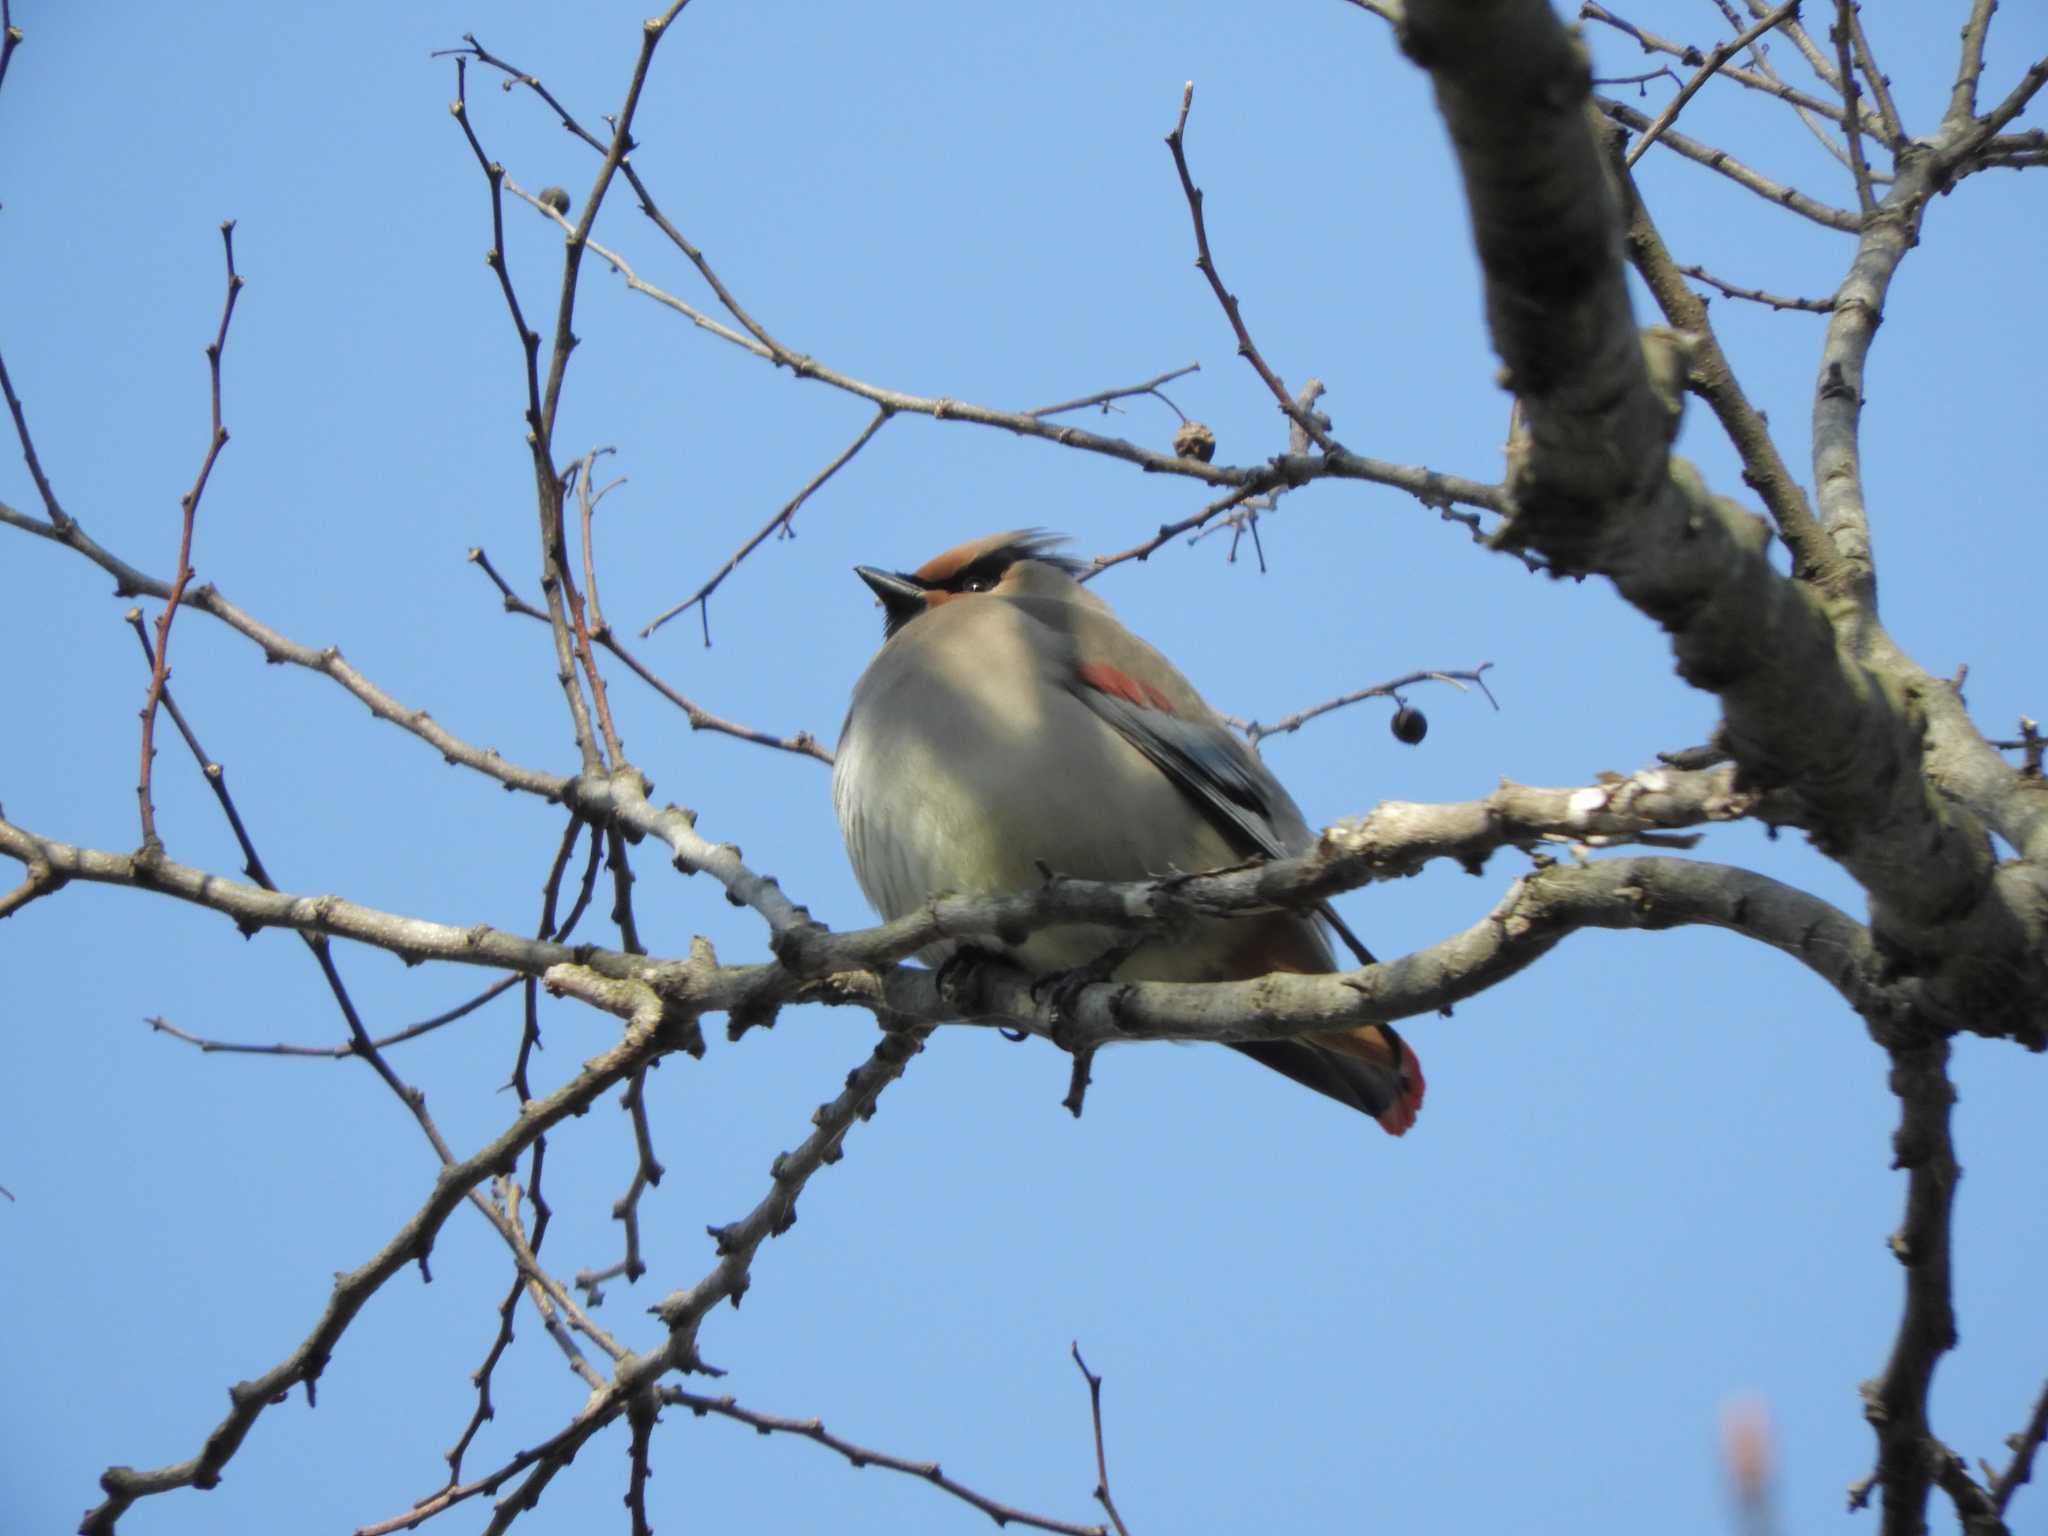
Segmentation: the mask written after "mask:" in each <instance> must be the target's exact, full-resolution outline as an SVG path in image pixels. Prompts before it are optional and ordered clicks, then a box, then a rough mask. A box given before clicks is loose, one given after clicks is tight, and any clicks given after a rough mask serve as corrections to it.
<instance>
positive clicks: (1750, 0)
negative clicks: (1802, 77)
mask: <svg viewBox="0 0 2048 1536" xmlns="http://www.w3.org/2000/svg"><path fill="white" fill-rule="evenodd" d="M1744 3H1745V4H1746V5H1748V7H1749V14H1750V15H1752V16H1761V15H1763V14H1764V0H1744ZM1785 36H1787V37H1788V38H1790V39H1791V40H1792V46H1793V47H1794V48H1797V49H1798V50H1799V52H1800V54H1801V56H1802V57H1804V58H1805V60H1806V64H1807V67H1808V68H1809V69H1811V70H1812V71H1813V72H1814V73H1815V74H1816V75H1818V76H1819V77H1820V79H1821V83H1822V84H1824V85H1826V86H1827V88H1828V89H1829V90H1831V91H1833V92H1835V93H1836V94H1837V95H1840V94H1841V90H1842V82H1841V81H1839V80H1837V79H1836V78H1835V72H1834V69H1833V68H1832V67H1831V66H1830V65H1829V63H1828V59H1827V55H1826V54H1824V53H1822V52H1821V50H1820V47H1819V45H1818V44H1816V43H1815V42H1814V40H1813V38H1812V37H1811V35H1809V34H1808V32H1807V30H1806V28H1805V27H1804V26H1802V25H1801V24H1800V22H1799V21H1798V19H1797V18H1796V17H1795V18H1794V19H1792V20H1791V21H1788V22H1786V23H1785Z"/></svg>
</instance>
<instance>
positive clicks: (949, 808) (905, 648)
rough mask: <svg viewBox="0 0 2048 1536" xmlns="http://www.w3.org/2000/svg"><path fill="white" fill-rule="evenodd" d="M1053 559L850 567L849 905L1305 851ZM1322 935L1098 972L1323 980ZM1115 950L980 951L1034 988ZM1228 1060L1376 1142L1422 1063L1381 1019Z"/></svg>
mask: <svg viewBox="0 0 2048 1536" xmlns="http://www.w3.org/2000/svg"><path fill="white" fill-rule="evenodd" d="M1065 542H1066V540H1065V539H1063V538H1062V537H1060V536H1059V535H1056V534H1052V533H1048V532H1046V531H1044V530H1042V529H1018V530H1013V531H1011V532H1007V533H995V534H989V535H987V536H986V537H983V538H979V539H974V540H970V541H969V542H967V543H964V544H961V545H959V546H957V547H956V548H953V549H949V550H947V551H946V552H945V553H944V554H942V555H938V556H936V557H934V558H933V559H931V560H928V561H926V562H925V563H924V564H923V565H921V566H919V567H917V569H915V570H912V571H890V570H885V569H881V568H878V567H875V566H865V565H863V566H856V567H855V568H854V574H855V575H857V576H859V577H860V579H861V580H862V581H863V582H865V583H866V584H867V586H868V587H869V589H870V590H871V591H873V593H874V594H875V596H876V597H877V598H879V599H880V600H881V605H882V609H883V614H884V619H883V643H882V647H881V649H880V650H879V651H878V652H877V653H876V654H875V657H874V659H873V660H872V661H871V662H870V663H869V664H868V667H867V669H866V670H865V671H864V672H863V673H862V674H861V676H860V679H859V681H858V682H857V683H856V684H855V685H854V690H853V699H852V703H851V705H850V707H849V708H848V710H847V715H846V723H845V725H844V726H843V727H842V728H841V730H840V734H839V746H838V750H837V752H836V754H835V759H834V763H833V769H832V798H833V803H834V806H835V808H836V809H837V811H838V815H839V825H840V830H841V831H842V832H843V833H844V834H845V837H846V848H847V854H848V856H849V858H850V859H851V861H852V864H853V869H854V873H855V875H856V877H857V878H858V880H859V882H860V887H861V890H862V892H863V894H865V895H866V897H867V899H868V901H869V902H870V903H871V904H872V905H873V906H874V907H875V909H876V910H877V911H879V912H880V913H881V914H882V916H883V917H884V918H885V919H893V918H897V917H901V916H903V915H904V914H906V913H909V912H913V911H915V910H917V908H918V907H920V906H921V905H923V904H924V903H925V902H926V901H928V900H929V899H930V898H931V897H932V896H934V895H938V894H942V893H948V892H950V893H956V894H963V895H966V894H972V895H981V894H998V893H1004V892H1013V891H1028V890H1034V889H1037V888H1038V887H1039V886H1040V885H1041V884H1042V883H1043V881H1044V879H1045V872H1046V871H1047V870H1048V869H1050V870H1052V871H1054V872H1056V873H1057V874H1060V875H1064V876H1068V877H1071V878H1077V879H1085V880H1105V881H1126V880H1141V879H1146V878H1149V877H1152V876H1157V875H1163V874H1167V873H1170V872H1175V871H1178V872H1184V873H1193V872H1196V871H1200V870H1205V869H1217V868H1222V867H1225V866H1228V865H1233V864H1239V863H1242V862H1243V861H1244V860H1246V859H1248V858H1255V857H1266V858H1281V857H1285V856H1287V855H1289V854H1295V853H1300V852H1302V851H1304V850H1305V849H1307V848H1308V847H1309V846H1310V845H1311V843H1312V842H1313V841H1314V838H1313V834H1312V833H1311V832H1310V830H1309V826H1308V823H1307V822H1306V821H1305V820H1304V819H1303V817H1302V814H1301V811H1300V808H1299V807H1297V806H1296V805H1295V803H1294V800H1293V798H1292V797H1291V796H1289V795H1288V793H1287V791H1286V789H1284V788H1283V787H1282V786H1281V784H1280V781H1279V780H1278V779H1276V778H1275V777H1274V776H1273V774H1272V772H1271V771H1270V770H1268V769H1267V767H1266V766H1265V764H1264V763H1263V762H1261V761H1260V760H1259V758H1258V756H1257V755H1256V754H1255V753H1254V752H1253V751H1252V750H1251V749H1250V747H1248V746H1247V745H1246V744H1245V743H1244V742H1243V741H1242V740H1241V739H1240V738H1239V737H1238V736H1236V735H1235V734H1234V733H1233V732H1232V731H1231V730H1230V728H1229V726H1228V725H1227V724H1225V722H1224V721H1223V719H1222V718H1221V717H1220V716H1219V715H1217V713H1216V712H1215V711H1214V710H1213V709H1211V708H1210V707H1209V706H1208V705H1207V704H1206V703H1204V702H1203V700H1202V697H1201V695H1200V694H1198V693H1197V692H1196V691H1195V689H1194V687H1193V685H1192V684H1190V683H1189V682H1188V680H1187V679H1186V678H1184V677H1183V676H1181V674H1180V673H1179V672H1178V671H1177V670H1175V668H1174V666H1173V664H1172V663H1171V662H1169V661H1168V660H1167V659H1166V658H1165V657H1164V656H1162V655H1160V654H1159V652H1158V651H1156V650H1154V649H1153V648H1152V647H1151V646H1150V645H1147V644H1146V643H1145V642H1144V641H1143V640H1141V639H1139V638H1138V637H1137V636H1136V635H1134V634H1132V633H1131V632H1130V631H1129V630H1127V629H1125V628H1124V626H1123V625H1122V624H1121V623H1120V622H1118V620H1117V617H1116V615H1115V613H1113V612H1112V611H1111V609H1110V607H1109V604H1108V603H1106V602H1104V601H1103V600H1102V598H1100V597H1099V596H1097V595H1096V594H1095V593H1094V592H1092V591H1091V590H1089V589H1088V588H1087V587H1085V586H1083V585H1082V584H1081V582H1080V581H1079V580H1077V579H1076V578H1077V577H1078V576H1079V575H1080V573H1081V570H1082V564H1081V562H1080V561H1077V560H1074V559H1072V558H1071V557H1068V556H1065V555H1062V554H1060V553H1059V552H1058V550H1059V548H1060V546H1061V545H1063V544H1064V543H1065ZM1335 922H1337V919H1336V917H1335V914H1334V913H1330V912H1328V911H1327V909H1325V910H1324V911H1322V912H1321V913H1319V914H1308V913H1298V912H1277V913H1268V914H1260V915H1258V916H1254V917H1245V918H1238V919H1235V920H1229V919H1222V918H1201V919H1196V920H1194V921H1192V922H1190V923H1189V924H1187V925H1186V926H1185V927H1184V928H1183V929H1181V930H1178V931H1176V932H1175V933H1173V934H1169V935H1161V936H1157V937H1154V938H1150V939H1147V940H1146V941H1144V942H1143V943H1142V944H1140V945H1139V946H1138V947H1137V948H1135V949H1134V950H1132V951H1131V952H1130V953H1129V954H1128V955H1126V956H1125V957H1124V958H1123V959H1122V960H1121V961H1120V962H1119V963H1118V964H1117V965H1116V967H1115V969H1114V971H1113V972H1112V973H1111V975H1112V976H1113V977H1114V978H1115V979H1117V980H1124V981H1227V980H1243V979H1248V978H1251V977H1257V976H1264V975H1268V974H1270V973H1273V972H1276V971H1286V972H1295V973H1305V974H1319V973H1323V972H1328V971H1333V970H1335V969H1336V963H1335V961H1334V959H1333V958H1332V954H1331V949H1330V942H1329V938H1328V935H1327V931H1326V930H1327V926H1328V925H1329V924H1330V923H1335ZM1339 926H1340V928H1341V924H1340V925H1339ZM1347 937H1348V935H1347ZM1117 942H1118V935H1117V934H1115V933H1113V932H1111V931H1110V930H1108V929H1105V928H1101V927H1091V926H1088V925H1084V924H1066V925H1059V926H1055V927H1051V928H1043V929H1039V930H1038V931H1036V932H1034V933H1032V934H1031V935H1030V936H1029V937H1028V938H1026V939H1025V940H1023V941H1022V942H1021V943H1016V944H1002V945H995V944H988V945H986V947H989V948H992V949H999V950H1000V951H1001V952H1002V953H1004V954H1006V955H1007V956H1008V957H1009V958H1011V959H1012V960H1014V961H1016V962H1017V963H1018V964H1020V965H1021V966H1023V967H1024V968H1025V969H1026V970H1029V971H1031V972H1032V973H1033V974H1034V975H1038V976H1049V975H1055V974H1062V973H1067V972H1071V971H1074V970H1077V969H1079V968H1080V967H1083V966H1085V965H1088V964H1089V963H1090V962H1092V961H1097V960H1099V959H1101V958H1102V957H1104V956H1105V955H1106V954H1108V953H1109V952H1111V951H1112V950H1113V948H1114V946H1115V945H1116V944H1117ZM1353 942H1354V943H1355V941H1353ZM1358 947H1359V948H1360V950H1361V953H1362V954H1363V953H1364V951H1363V946H1358ZM954 948H955V946H954V944H953V943H952V941H950V940H949V941H942V942H941V943H939V944H936V945H933V946H931V947H929V948H927V949H926V950H924V951H921V952H920V955H919V958H920V959H922V960H924V961H925V962H926V963H927V964H930V965H938V964H940V963H942V962H943V961H944V960H946V959H947V958H949V957H950V956H951V954H952V953H953V951H954ZM1366 958H1368V959H1369V955H1368V956H1366ZM1233 1048H1234V1049H1236V1050H1238V1051H1240V1052H1242V1053H1243V1054H1244V1055H1246V1056H1249V1057H1251V1058H1252V1059H1253V1060H1254V1061H1257V1062H1259V1063H1261V1064H1262V1065H1264V1066H1267V1067H1270V1068H1272V1069H1273V1070H1274V1071H1277V1072H1281V1073H1284V1074H1285V1075H1286V1076H1288V1077H1290V1078H1292V1079H1294V1080H1295V1081H1296V1082H1298V1083H1300V1084H1302V1085H1304V1086H1306V1087H1309V1088H1313V1089H1315V1090H1316V1091H1317V1092H1319V1093H1322V1094H1324V1095H1327V1096H1328V1097H1329V1098H1332V1099H1334V1100H1336V1101H1337V1102H1338V1103H1340V1104H1344V1105H1347V1106H1349V1107H1350V1108H1352V1109H1355V1110H1357V1111H1359V1112H1361V1113H1363V1114H1366V1115H1369V1116H1371V1117H1372V1118H1373V1119H1375V1120H1377V1121H1378V1122H1379V1124H1380V1127H1381V1128H1382V1129H1383V1130H1385V1131H1386V1132H1387V1133H1388V1134H1390V1135H1394V1136H1400V1135H1403V1134H1405V1133H1406V1132H1407V1130H1408V1129H1409V1128H1410V1127H1411V1126H1412V1125H1413V1124H1414V1123H1415V1116H1416V1112H1417V1111H1418V1110H1419V1109H1420V1107H1421V1104H1422V1095H1423V1087H1424V1083H1423V1076H1422V1068H1421V1066H1420V1064H1419V1063H1418V1062H1417V1061H1416V1058H1415V1053H1414V1052H1413V1051H1412V1050H1411V1049H1410V1048H1409V1046H1408V1044H1407V1042H1406V1041H1405V1040H1403V1039H1402V1038H1401V1037H1400V1035H1398V1034H1397V1033H1395V1031H1394V1030H1393V1029H1392V1028H1391V1027H1390V1026H1388V1025H1385V1024H1366V1025H1361V1026H1358V1027H1356V1028H1353V1029H1348V1030H1343V1031H1338V1032H1332V1033H1327V1034H1316V1035H1309V1036H1302V1037H1299V1038H1296V1039H1292V1040H1270V1041H1245V1042H1242V1043H1236V1044H1234V1047H1233Z"/></svg>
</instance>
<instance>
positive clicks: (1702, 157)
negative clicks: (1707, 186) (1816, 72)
mask: <svg viewBox="0 0 2048 1536" xmlns="http://www.w3.org/2000/svg"><path fill="white" fill-rule="evenodd" d="M1593 100H1594V104H1595V105H1597V106H1598V107H1599V108H1600V110H1601V111H1602V112H1604V113H1606V114H1607V116H1609V117H1611V118H1613V119H1614V120H1615V121H1616V122H1617V123H1620V124H1621V125H1622V126H1623V127H1624V128H1628V129H1630V130H1632V131H1633V132H1636V133H1642V132H1645V131H1646V130H1648V128H1649V126H1650V119H1649V118H1648V117H1646V116H1645V115H1644V114H1643V113H1641V112H1638V111H1636V109H1635V108H1634V107H1630V106H1626V105H1624V104H1623V103H1621V102H1618V101H1615V100H1613V99H1612V98H1611V97H1607V96H1596V97H1594V98H1593ZM1657 142H1658V143H1659V144H1662V145H1663V146H1664V147H1665V148H1666V149H1668V150H1670V151H1671V152H1672V153H1673V154H1676V155H1682V156H1683V157H1684V158H1686V159H1687V160H1690V161H1692V162H1693V163H1695V164H1696V165H1703V166H1705V167H1706V168H1707V169H1708V170H1710V171H1715V172H1718V173H1719V174H1720V175H1723V176H1725V177H1727V178H1728V179H1729V180H1730V181H1732V182H1734V183H1735V184H1736V185H1737V186H1738V187H1741V188H1743V189H1744V190H1745V191H1748V192H1754V193H1755V194H1756V195H1757V196H1758V197H1760V198H1762V199H1764V201H1765V202H1768V203H1775V204H1777V205H1778V206H1780V207H1782V208H1789V209H1791V210H1792V212H1794V213H1796V214H1798V215H1799V216H1800V217H1801V218H1804V219H1811V220H1812V221H1813V222H1814V223H1816V224H1820V225H1823V226H1825V227H1826V228H1828V229H1839V230H1841V231H1843V232H1844V233H1845V234H1852V235H1853V234H1854V233H1856V231H1857V230H1858V229H1859V228H1861V227H1862V220H1861V219H1860V218H1859V217H1858V216H1857V215H1855V214H1853V213H1850V212H1849V211H1848V210H1847V209H1845V208H1834V207H1831V206H1829V205H1828V204H1826V203H1823V202H1821V201H1819V200H1818V199H1816V198H1811V197H1808V196H1807V195H1806V194H1805V193H1804V192H1801V191H1799V190H1797V189H1796V188H1793V187H1788V186H1785V185H1784V184H1783V183H1781V182H1776V181H1773V180H1771V178H1770V177H1768V176H1765V175H1763V174H1762V173H1761V172H1758V171H1754V170H1752V169H1750V167H1748V166H1747V165H1744V164H1743V163H1742V162H1741V161H1740V160H1737V159H1736V158H1735V157H1734V156H1733V155H1731V154H1729V153H1728V151H1726V150H1725V149H1716V148H1715V147H1714V146H1713V145H1711V144H1702V143H1701V142H1700V141H1699V140H1697V139H1693V138H1688V137H1687V136H1686V135H1685V134H1682V133H1680V132H1678V131H1677V130H1676V129H1666V130H1665V131H1664V133H1663V135H1662V136H1661V137H1660V138H1659V139H1658V140H1657Z"/></svg>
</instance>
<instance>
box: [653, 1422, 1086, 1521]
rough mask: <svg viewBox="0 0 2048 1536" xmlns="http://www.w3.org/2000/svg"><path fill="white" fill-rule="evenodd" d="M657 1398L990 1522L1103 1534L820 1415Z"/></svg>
mask: <svg viewBox="0 0 2048 1536" xmlns="http://www.w3.org/2000/svg"><path fill="white" fill-rule="evenodd" d="M661 1400H662V1401H663V1402H664V1403H673V1404H675V1405H677V1406H678V1407H682V1408H687V1409H689V1410H690V1412H692V1413H694V1414H696V1415H697V1417H698V1418H700V1419H701V1418H703V1417H705V1416H706V1415H708V1414H716V1415H718V1417H720V1418H724V1419H731V1420H732V1421H733V1422H735V1423H737V1424H745V1425H746V1426H747V1427H748V1428H750V1429H753V1430H755V1431H756V1432H758V1433H760V1434H763V1435H774V1434H783V1435H795V1436H797V1437H798V1438H800V1439H804V1440H808V1441H810V1442H811V1443H812V1444H813V1445H822V1446H824V1447H825V1449H827V1450H828V1451H834V1452H836V1453H838V1454H839V1455H841V1456H843V1457H845V1458H846V1461H847V1463H848V1464H849V1465H850V1466H853V1467H856V1468H860V1467H883V1468H886V1469H887V1470H889V1471H891V1472H901V1473H903V1474H904V1475H905V1476H906V1477H914V1478H916V1479H918V1480H919V1481H920V1482H926V1483H930V1484H931V1485H932V1486H933V1487H934V1488H937V1489H939V1490H940V1491H942V1492H944V1493H949V1494H951V1495H952V1496H953V1497H954V1498H956V1499H959V1500H960V1501H961V1502H962V1503H965V1504H970V1505H972V1506H973V1507H974V1508H976V1509H978V1510H980V1511H981V1512H982V1513H983V1514H984V1515H987V1516H988V1517H989V1518H990V1519H992V1520H994V1521H995V1523H996V1524H997V1525H998V1526H1010V1525H1022V1526H1028V1527H1029V1528H1031V1529H1032V1530H1034V1531H1052V1532H1055V1533H1057V1536H1105V1533H1104V1531H1103V1528H1102V1527H1101V1526H1099V1525H1077V1524H1075V1523H1073V1522H1071V1521H1067V1520H1056V1519H1054V1518H1053V1517H1052V1516H1050V1515H1035V1514H1033V1513H1032V1512H1031V1511H1030V1510H1028V1509H1019V1508H1018V1507H1017V1506H1016V1505H1014V1504H1004V1503H1001V1502H999V1501H997V1500H995V1499H992V1498H990V1497H989V1496H988V1495H987V1494H985V1493H978V1492H976V1491H975V1490H974V1489H972V1488H969V1487H968V1486H967V1485H966V1484H965V1483H962V1482H959V1481H958V1480H956V1479H954V1478H951V1477H948V1476H947V1475H946V1474H945V1472H944V1471H943V1470H942V1469H941V1468H940V1466H939V1464H938V1463H937V1462H936V1461H910V1460H907V1459H906V1458H904V1457H901V1456H892V1455H890V1454H889V1453H888V1452H887V1451H878V1450H874V1449H872V1448H871V1447H869V1446H865V1445H855V1444H854V1443H853V1442H852V1441H851V1440H847V1439H844V1438H842V1437H841V1436H839V1435H835V1434H833V1433H832V1432H831V1431H830V1430H828V1429H827V1428H826V1427H825V1425H824V1421H823V1420H820V1419H815V1418H813V1419H792V1418H785V1417H783V1416H782V1415H780V1414H774V1413H761V1412H759V1411H757V1410H755V1409H752V1408H744V1407H741V1406H740V1404H739V1403H738V1402H736V1401H734V1399H733V1398H731V1397H730V1396H726V1397H706V1396H704V1395H702V1394H701V1393H697V1392H686V1391H684V1390H683V1389H682V1388H681V1387H663V1388H662V1389H661Z"/></svg>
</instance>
